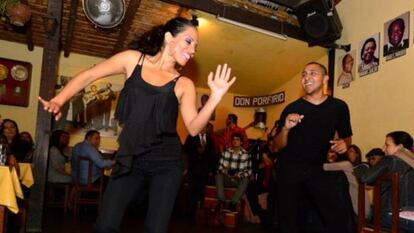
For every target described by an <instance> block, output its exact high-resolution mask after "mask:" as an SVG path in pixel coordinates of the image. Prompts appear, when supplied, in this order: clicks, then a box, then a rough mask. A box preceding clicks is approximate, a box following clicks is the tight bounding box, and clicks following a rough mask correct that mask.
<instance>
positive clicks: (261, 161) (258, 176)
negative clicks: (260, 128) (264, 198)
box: [246, 140, 273, 225]
mask: <svg viewBox="0 0 414 233" xmlns="http://www.w3.org/2000/svg"><path fill="white" fill-rule="evenodd" d="M257 144H258V146H257V147H256V146H255V147H256V148H255V149H254V150H251V151H252V164H253V168H252V171H253V177H252V179H251V180H250V182H249V185H248V186H247V189H246V197H247V200H248V201H249V204H250V209H251V211H252V214H253V215H254V216H258V217H259V219H260V223H262V224H263V225H266V224H268V220H270V219H267V216H268V215H269V214H271V213H267V211H266V210H265V209H263V208H262V206H261V205H260V204H259V195H260V194H263V193H267V192H269V182H270V178H271V172H272V167H273V160H272V159H271V158H270V151H269V149H268V146H267V144H266V142H265V141H261V140H258V142H257ZM255 158H256V159H255Z"/></svg>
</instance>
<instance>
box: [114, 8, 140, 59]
mask: <svg viewBox="0 0 414 233" xmlns="http://www.w3.org/2000/svg"><path fill="white" fill-rule="evenodd" d="M140 5H141V0H131V1H130V2H129V4H128V7H127V11H126V13H125V18H124V22H123V23H122V28H121V31H120V32H119V36H118V39H117V42H116V43H115V46H114V50H113V54H115V53H118V52H119V51H121V50H122V49H123V47H124V42H125V41H126V39H127V36H128V34H129V31H130V30H131V26H132V23H133V20H134V17H135V15H136V13H137V11H138V8H139V6H140Z"/></svg>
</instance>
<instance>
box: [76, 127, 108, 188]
mask: <svg viewBox="0 0 414 233" xmlns="http://www.w3.org/2000/svg"><path fill="white" fill-rule="evenodd" d="M100 143H101V135H100V133H99V132H98V131H96V130H89V131H88V132H87V133H86V134H85V140H84V141H83V142H79V143H78V144H76V145H75V146H74V147H73V150H72V160H71V164H72V178H73V180H76V175H77V171H78V169H79V170H80V171H79V176H80V177H79V179H78V180H79V183H81V184H86V183H87V177H88V166H87V164H86V163H81V164H80V167H78V164H77V163H78V158H79V157H85V158H88V159H90V160H92V162H93V170H92V182H96V181H97V180H98V179H99V178H100V177H101V169H102V168H110V167H112V166H113V165H114V161H112V160H105V159H103V157H102V154H101V153H100V152H99V150H98V148H99V145H100Z"/></svg>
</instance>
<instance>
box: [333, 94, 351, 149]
mask: <svg viewBox="0 0 414 233" xmlns="http://www.w3.org/2000/svg"><path fill="white" fill-rule="evenodd" d="M338 106H339V107H338V109H337V114H339V116H340V119H339V122H338V127H337V133H338V136H339V139H334V140H331V141H330V143H331V150H334V151H335V152H336V153H339V154H342V153H345V152H346V151H347V150H348V148H349V146H350V145H351V144H352V128H351V120H350V114H349V109H348V106H347V105H346V103H345V102H339V103H338Z"/></svg>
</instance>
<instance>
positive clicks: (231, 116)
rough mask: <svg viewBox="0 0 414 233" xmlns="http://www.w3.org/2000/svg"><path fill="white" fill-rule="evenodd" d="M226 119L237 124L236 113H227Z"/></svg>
mask: <svg viewBox="0 0 414 233" xmlns="http://www.w3.org/2000/svg"><path fill="white" fill-rule="evenodd" d="M227 119H228V120H229V121H230V122H231V123H233V124H236V125H237V115H236V114H234V113H229V114H228V115H227Z"/></svg>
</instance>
